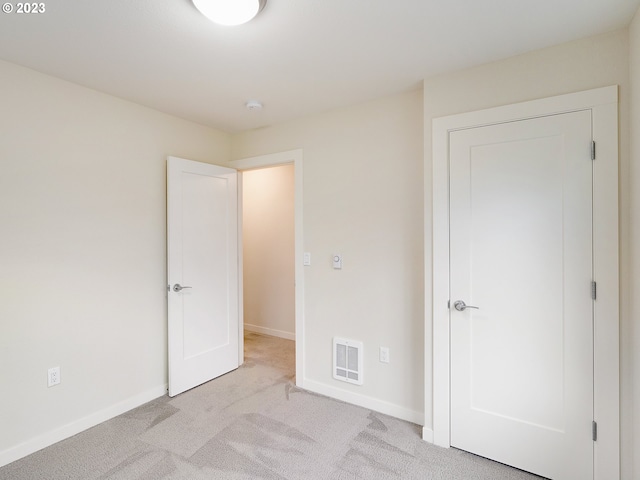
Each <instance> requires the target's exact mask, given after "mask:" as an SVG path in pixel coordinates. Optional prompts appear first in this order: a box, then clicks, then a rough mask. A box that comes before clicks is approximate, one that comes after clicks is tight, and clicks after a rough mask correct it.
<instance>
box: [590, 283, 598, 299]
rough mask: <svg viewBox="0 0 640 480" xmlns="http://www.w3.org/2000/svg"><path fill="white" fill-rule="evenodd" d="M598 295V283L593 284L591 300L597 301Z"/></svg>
mask: <svg viewBox="0 0 640 480" xmlns="http://www.w3.org/2000/svg"><path fill="white" fill-rule="evenodd" d="M596 294H597V290H596V282H593V281H592V282H591V299H592V300H595V299H596V296H597V295H596Z"/></svg>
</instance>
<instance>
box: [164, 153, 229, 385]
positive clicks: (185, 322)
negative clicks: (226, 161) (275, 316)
mask: <svg viewBox="0 0 640 480" xmlns="http://www.w3.org/2000/svg"><path fill="white" fill-rule="evenodd" d="M237 182H238V181H237V172H236V171H235V170H233V169H230V168H224V167H218V166H215V165H209V164H206V163H199V162H193V161H190V160H183V159H180V158H174V157H169V159H168V161H167V251H168V286H169V292H168V310H169V395H170V396H174V395H177V394H179V393H182V392H184V391H185V390H188V389H190V388H193V387H195V386H197V385H200V384H202V383H204V382H207V381H209V380H211V379H213V378H215V377H218V376H220V375H222V374H224V373H227V372H229V371H231V370H233V369H235V368H237V367H238V348H239V347H238V324H239V321H238V237H237V235H238V227H237V225H238V223H237V222H238V207H237V205H238V203H237V188H238V187H237Z"/></svg>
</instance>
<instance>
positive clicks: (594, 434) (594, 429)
mask: <svg viewBox="0 0 640 480" xmlns="http://www.w3.org/2000/svg"><path fill="white" fill-rule="evenodd" d="M591 438H593V441H594V442H595V441H597V440H598V424H597V423H596V422H595V421H593V422H591Z"/></svg>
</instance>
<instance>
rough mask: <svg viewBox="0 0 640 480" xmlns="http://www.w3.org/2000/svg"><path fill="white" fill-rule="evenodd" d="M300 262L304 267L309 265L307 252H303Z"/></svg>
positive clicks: (309, 259) (309, 260)
mask: <svg viewBox="0 0 640 480" xmlns="http://www.w3.org/2000/svg"><path fill="white" fill-rule="evenodd" d="M302 264H303V265H304V266H305V267H308V266H309V265H311V254H310V253H309V252H304V258H303V260H302Z"/></svg>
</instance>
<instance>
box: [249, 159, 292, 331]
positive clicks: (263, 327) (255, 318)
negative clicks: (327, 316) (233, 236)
mask: <svg viewBox="0 0 640 480" xmlns="http://www.w3.org/2000/svg"><path fill="white" fill-rule="evenodd" d="M293 174H294V168H293V165H281V166H279V167H272V168H263V169H258V170H250V171H247V172H244V173H243V174H242V190H243V194H242V250H243V259H244V265H243V289H244V325H245V329H246V330H251V331H256V332H260V333H265V334H267V335H275V336H278V337H283V338H289V339H291V340H293V339H294V333H295V298H294V296H295V286H294V283H295V275H294V267H295V265H294V260H295V256H294V246H295V245H294V243H295V242H294V218H293V206H294V195H293V193H294V191H293V190H294V189H293V187H294V178H293Z"/></svg>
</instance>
